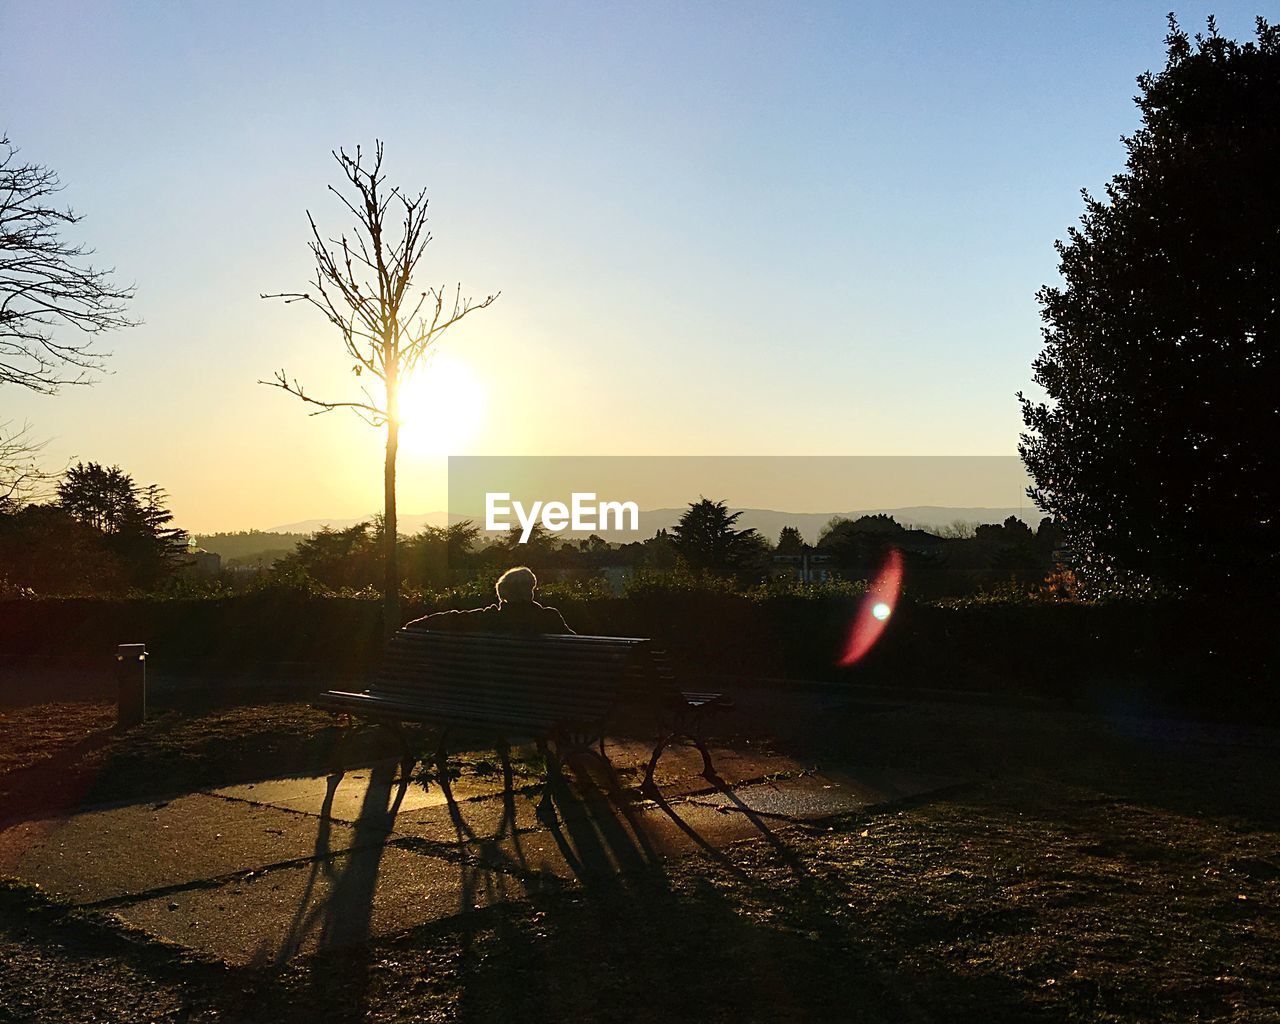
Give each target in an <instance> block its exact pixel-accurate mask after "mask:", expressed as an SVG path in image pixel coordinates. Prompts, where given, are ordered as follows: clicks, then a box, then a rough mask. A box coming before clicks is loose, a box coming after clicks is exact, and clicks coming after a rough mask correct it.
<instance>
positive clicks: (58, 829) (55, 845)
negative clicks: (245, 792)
mask: <svg viewBox="0 0 1280 1024" xmlns="http://www.w3.org/2000/svg"><path fill="white" fill-rule="evenodd" d="M360 841H363V842H369V841H373V842H380V841H381V839H380V838H379V837H377V836H376V835H375V836H373V837H372V839H369V838H368V837H367V836H365V837H361V836H358V835H357V831H356V830H355V829H352V828H350V827H348V826H346V825H341V824H337V823H332V824H329V825H328V827H326V828H325V829H324V830H323V831H321V830H320V829H318V828H317V819H315V818H312V817H308V816H306V815H300V814H290V813H289V812H287V811H281V810H276V809H275V808H271V807H251V806H249V805H247V804H241V803H233V802H231V801H228V800H220V799H218V798H217V797H213V796H207V795H205V794H201V793H196V794H193V795H191V796H184V797H179V798H178V799H176V800H170V801H166V802H163V803H154V804H151V803H146V804H130V805H127V806H122V807H112V808H107V809H103V810H89V811H85V812H83V813H80V814H75V815H72V816H71V817H69V818H52V819H45V820H37V821H24V822H19V823H17V824H15V825H12V826H10V827H9V828H6V829H5V830H4V831H3V832H0V874H9V875H16V876H18V877H20V878H22V879H24V880H25V881H28V882H34V883H35V884H37V885H39V886H40V887H41V888H43V889H45V890H47V891H49V892H51V893H53V894H55V895H57V896H61V897H64V898H66V899H69V900H71V901H72V902H74V903H81V904H83V903H95V902H98V901H99V900H105V899H113V898H118V897H122V896H128V895H136V894H139V893H144V892H149V891H151V890H153V889H158V888H163V887H166V886H173V885H183V884H186V883H190V882H196V881H200V880H202V879H208V878H218V877H221V876H223V875H226V874H230V873H232V872H236V871H246V870H251V869H256V868H259V867H264V866H266V865H269V864H278V863H280V862H282V861H289V860H296V859H298V858H303V857H311V856H313V855H315V853H316V849H317V844H318V843H321V842H322V843H323V846H324V849H325V850H326V851H328V850H340V849H344V848H349V847H352V846H354V845H357V842H360Z"/></svg>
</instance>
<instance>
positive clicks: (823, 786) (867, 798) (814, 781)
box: [691, 769, 956, 821]
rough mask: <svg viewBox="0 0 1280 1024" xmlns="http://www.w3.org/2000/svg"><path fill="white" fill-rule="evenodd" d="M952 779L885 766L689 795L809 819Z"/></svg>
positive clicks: (717, 804) (729, 807)
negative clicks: (911, 772) (723, 791)
mask: <svg viewBox="0 0 1280 1024" xmlns="http://www.w3.org/2000/svg"><path fill="white" fill-rule="evenodd" d="M955 783H956V780H954V779H940V778H937V777H935V776H924V775H914V774H910V773H906V772H895V771H892V770H890V769H866V770H865V771H863V770H858V771H857V772H818V773H815V774H812V775H804V776H801V777H800V778H795V779H780V780H779V781H777V782H765V783H759V784H757V785H752V786H742V787H740V788H738V789H735V790H733V791H732V792H731V793H713V794H708V795H702V796H694V797H692V798H691V800H692V801H693V802H694V803H697V804H700V805H701V806H704V807H714V808H717V809H720V810H725V811H730V812H734V811H736V812H740V813H744V814H747V815H751V814H760V815H769V816H772V817H778V818H787V819H790V820H793V821H812V820H814V819H820V818H830V817H834V816H836V815H840V814H850V813H853V812H856V811H862V810H866V809H867V808H869V807H878V806H881V805H884V804H889V803H896V802H900V801H902V800H907V799H912V798H915V797H919V796H923V795H925V794H928V793H931V792H934V791H936V790H938V789H942V788H945V787H947V786H951V785H954V784H955Z"/></svg>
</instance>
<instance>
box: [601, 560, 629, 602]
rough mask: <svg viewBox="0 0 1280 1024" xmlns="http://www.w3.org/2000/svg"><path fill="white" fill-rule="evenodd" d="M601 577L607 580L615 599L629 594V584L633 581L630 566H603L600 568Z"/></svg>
mask: <svg viewBox="0 0 1280 1024" xmlns="http://www.w3.org/2000/svg"><path fill="white" fill-rule="evenodd" d="M600 575H601V576H603V577H604V578H605V580H606V581H607V582H608V584H609V590H610V591H611V592H612V593H613V596H614V597H621V596H622V595H623V594H625V593H626V592H627V584H628V583H629V582H630V580H631V576H632V569H631V566H629V565H603V566H601V567H600Z"/></svg>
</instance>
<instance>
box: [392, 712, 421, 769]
mask: <svg viewBox="0 0 1280 1024" xmlns="http://www.w3.org/2000/svg"><path fill="white" fill-rule="evenodd" d="M387 725H388V726H390V728H391V730H392V731H393V732H394V733H395V734H396V740H397V741H398V742H399V743H400V773H401V774H402V775H403V776H405V777H406V778H408V776H409V774H410V773H411V772H412V771H413V766H414V765H415V764H417V762H418V755H417V754H415V753H414V752H413V746H412V744H410V742H409V734H408V733H407V732H405V728H404V724H403V723H402V722H388V723H387Z"/></svg>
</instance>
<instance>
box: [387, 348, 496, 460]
mask: <svg viewBox="0 0 1280 1024" xmlns="http://www.w3.org/2000/svg"><path fill="white" fill-rule="evenodd" d="M484 413H485V394H484V386H483V385H482V384H481V383H480V379H479V378H478V377H477V376H476V375H475V373H474V372H473V371H472V370H471V368H470V367H469V366H467V364H466V363H464V362H462V361H461V360H459V359H456V358H455V357H453V356H451V355H449V354H448V353H446V352H437V353H435V354H434V355H433V356H431V357H430V358H429V359H427V360H426V362H424V363H423V364H422V365H421V366H419V367H418V368H417V370H415V371H414V374H413V376H412V377H410V378H409V379H408V380H407V381H405V383H404V385H403V386H402V387H401V390H400V445H401V447H402V448H403V449H404V450H405V451H407V452H408V453H409V454H411V455H456V454H458V453H459V452H460V451H461V450H462V449H463V448H464V447H465V446H466V444H467V442H468V441H470V440H471V438H472V437H474V436H475V433H476V431H477V430H478V429H479V427H480V424H481V423H482V422H484Z"/></svg>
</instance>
